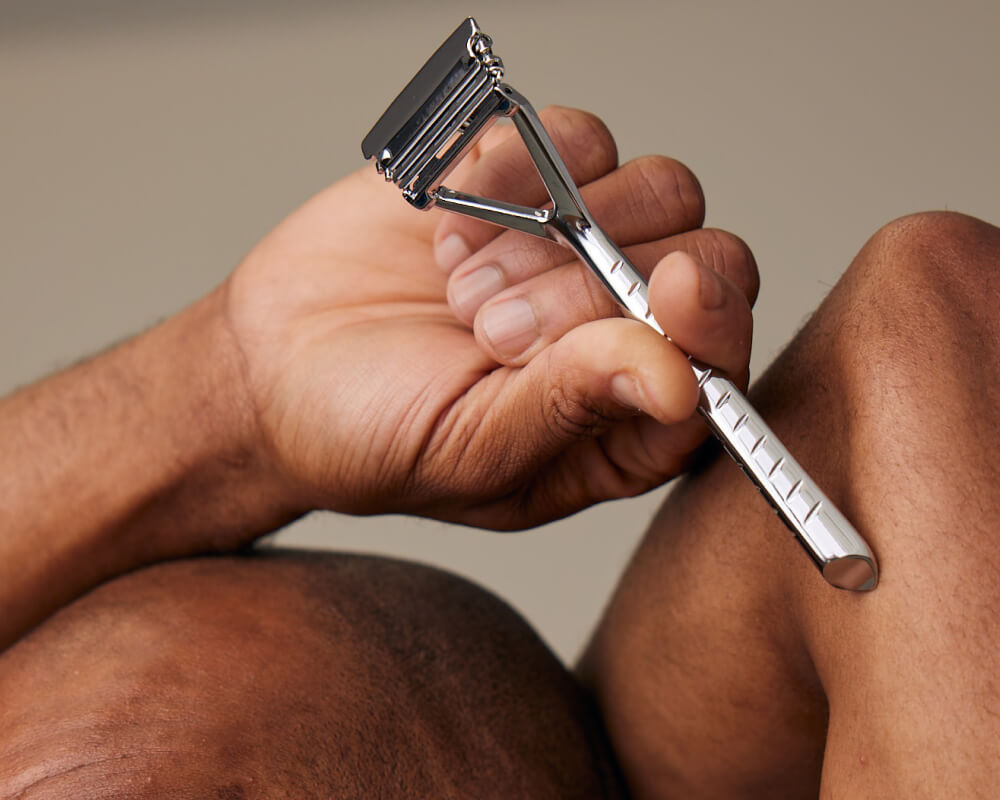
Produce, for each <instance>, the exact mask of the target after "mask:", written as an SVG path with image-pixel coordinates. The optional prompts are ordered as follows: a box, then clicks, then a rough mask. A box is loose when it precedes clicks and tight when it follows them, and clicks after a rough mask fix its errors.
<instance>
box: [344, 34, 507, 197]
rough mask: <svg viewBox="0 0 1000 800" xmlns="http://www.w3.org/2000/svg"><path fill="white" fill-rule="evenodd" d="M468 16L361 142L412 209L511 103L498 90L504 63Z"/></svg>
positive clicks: (488, 38) (488, 39)
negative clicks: (401, 191)
mask: <svg viewBox="0 0 1000 800" xmlns="http://www.w3.org/2000/svg"><path fill="white" fill-rule="evenodd" d="M492 44H493V42H492V40H491V39H490V37H489V36H487V35H486V34H485V33H483V32H482V31H481V30H480V28H479V26H478V25H477V24H476V21H475V20H474V19H472V17H469V18H468V19H466V20H465V21H464V22H462V24H461V25H459V26H458V27H457V28H456V29H455V32H454V33H452V34H451V36H449V37H448V38H447V39H446V40H445V42H444V44H442V45H441V46H440V47H439V48H438V49H437V50H436V51H435V53H434V55H432V56H431V57H430V59H429V60H428V61H427V63H426V64H424V66H423V67H421V69H420V71H419V72H418V73H417V74H416V75H415V76H414V77H413V79H412V80H411V81H410V82H409V83H408V84H406V88H404V89H403V91H402V92H400V93H399V96H398V97H397V98H396V99H395V100H393V101H392V104H391V105H390V106H389V108H388V109H387V110H386V112H385V113H384V114H383V115H382V116H381V117H379V120H378V122H376V123H375V126H374V127H373V128H372V129H371V131H369V133H368V135H367V136H365V138H364V141H362V143H361V152H362V153H363V154H364V157H365V158H366V159H367V158H370V159H374V161H375V168H376V169H377V170H378V171H379V172H380V173H381V174H383V175H385V178H386V180H388V181H392V182H393V183H395V184H396V185H397V186H398V187H399V188H400V189H402V190H403V196H404V197H405V198H406V199H407V200H408V201H409V202H410V203H411V204H412V205H414V206H416V207H417V208H427V207H428V206H430V205H432V204H433V202H434V195H433V192H434V190H435V189H437V187H438V186H439V185H440V183H441V181H442V180H444V177H445V176H446V175H447V174H448V171H449V170H450V169H451V168H452V167H453V166H455V164H456V163H457V162H458V160H459V159H460V158H461V156H463V155H464V154H465V153H466V152H467V151H468V149H469V148H470V147H471V146H472V145H473V144H474V143H475V142H476V140H477V139H478V138H479V136H481V135H482V134H483V133H484V132H485V131H486V129H487V128H488V127H489V125H490V124H491V123H492V122H493V121H494V120H496V119H497V117H499V116H504V115H507V114H509V113H511V111H512V110H513V108H514V107H515V105H516V104H515V103H514V102H513V101H512V100H511V99H510V98H509V97H507V95H506V94H505V93H504V90H503V84H502V83H501V80H502V79H503V63H502V62H501V61H500V59H499V58H497V57H496V56H494V55H493V52H492V50H491V49H490V48H491V46H492Z"/></svg>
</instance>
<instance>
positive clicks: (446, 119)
mask: <svg viewBox="0 0 1000 800" xmlns="http://www.w3.org/2000/svg"><path fill="white" fill-rule="evenodd" d="M463 36H466V37H467V40H466V43H465V51H464V53H463V52H462V51H461V48H460V46H459V45H460V44H461V42H460V40H461V39H462V37H463ZM491 45H492V42H491V40H490V39H489V37H487V36H485V34H483V33H482V31H481V30H480V29H479V26H478V25H477V24H476V23H475V20H472V19H468V20H466V21H465V22H464V23H463V24H462V25H461V26H459V28H458V29H456V31H455V32H454V33H453V34H452V36H451V37H450V38H449V39H448V41H446V42H445V44H444V45H442V46H441V48H439V49H438V51H437V52H436V53H435V54H434V55H433V56H432V59H431V61H428V64H427V65H425V67H424V69H423V70H421V73H418V75H417V77H416V78H414V80H413V81H411V83H410V84H409V85H408V86H407V88H406V90H404V94H402V95H400V97H399V98H397V100H396V101H395V103H394V104H393V106H390V111H387V112H386V115H384V116H383V118H382V119H380V120H379V122H378V123H377V124H376V127H375V128H373V130H372V133H371V134H369V136H368V137H366V139H365V145H363V151H364V152H365V155H366V157H372V158H375V160H376V167H377V168H378V169H379V171H380V172H383V173H384V174H385V176H386V178H387V180H392V181H394V182H396V183H397V184H398V185H399V186H400V188H401V189H402V190H403V194H404V196H405V197H406V198H407V199H408V200H409V201H410V202H411V203H412V204H413V205H414V206H416V207H418V208H427V207H429V206H430V205H432V204H433V205H436V206H438V207H439V208H444V209H447V210H449V211H454V212H456V213H459V214H465V215H467V216H471V217H476V218H478V219H482V220H485V221H487V222H491V223H494V224H496V225H502V226H504V227H507V228H512V229H514V230H518V231H522V232H524V233H529V234H531V235H533V236H539V237H542V238H545V239H552V240H554V241H557V242H560V243H561V244H564V245H566V246H568V247H570V248H571V249H572V250H573V251H574V252H575V253H576V254H577V256H578V257H579V258H580V260H581V261H583V262H584V263H585V264H587V266H589V267H590V268H591V270H593V272H594V273H595V274H596V275H597V276H598V277H599V278H600V279H601V281H602V282H603V283H604V285H605V286H606V287H607V289H608V290H609V291H610V292H611V294H612V295H613V296H614V297H615V299H616V300H617V301H618V303H619V304H620V305H621V306H622V308H623V309H624V310H625V311H626V313H628V314H629V315H630V316H632V317H634V318H635V319H637V320H639V321H641V322H644V323H645V324H646V325H649V326H650V327H651V328H653V329H654V330H655V331H657V332H658V333H660V334H663V333H664V332H663V329H662V328H661V327H660V325H659V324H658V323H657V321H656V320H655V319H654V318H653V314H652V312H651V311H650V309H649V295H648V288H647V286H646V281H645V280H644V279H643V277H642V275H641V274H640V273H639V271H638V270H636V268H635V267H634V266H633V265H632V264H631V263H629V261H628V259H627V258H626V257H625V255H624V254H623V253H622V252H621V250H619V249H618V247H617V246H616V245H615V244H614V242H612V241H611V240H610V239H609V238H608V237H607V236H606V235H605V234H604V232H603V231H602V230H601V229H600V228H599V227H598V226H597V224H596V222H594V220H593V218H592V217H591V215H590V212H589V211H588V210H587V207H586V206H585V205H584V203H583V200H582V198H581V197H580V192H579V190H578V189H577V187H576V185H575V184H574V183H573V181H572V179H571V178H570V175H569V171H568V170H567V169H566V165H565V164H564V163H563V161H562V159H561V158H560V156H559V153H558V152H557V151H556V148H555V146H554V145H553V143H552V141H551V139H550V138H549V136H548V133H547V132H546V131H545V127H544V126H543V125H542V123H541V121H540V120H539V119H538V115H537V114H536V113H535V110H534V109H533V108H532V107H531V104H530V103H528V101H527V100H526V99H525V98H524V97H523V96H521V95H520V94H519V93H518V92H516V91H515V90H514V89H512V88H511V87H510V86H508V85H506V84H504V83H502V82H501V78H502V65H501V64H500V62H499V59H497V58H496V57H495V56H494V55H493V53H492V51H491V49H490V48H491ZM465 53H468V58H466V56H465ZM456 54H457V62H456V63H457V64H458V66H457V67H456V68H455V70H453V72H451V73H449V78H448V82H449V85H450V86H451V87H452V88H450V89H448V90H447V91H442V85H443V84H442V82H441V81H440V79H439V78H438V76H439V75H440V74H441V71H440V70H439V71H438V72H437V73H435V75H434V76H432V77H431V78H429V79H428V78H426V75H425V73H426V72H427V68H428V66H429V65H431V64H432V63H449V64H450V63H451V61H452V60H454V58H453V57H454V56H455V55H456ZM456 73H457V74H456ZM422 75H424V76H425V80H423V81H421V80H420V79H421V76H422ZM415 84H420V85H417V86H415ZM406 92H410V93H411V94H413V93H414V92H416V93H417V94H418V95H419V94H420V93H421V92H423V93H425V94H426V101H425V103H424V104H423V105H422V106H421V110H420V116H421V117H422V118H424V119H425V120H426V121H425V122H423V124H421V125H418V126H416V127H415V128H414V126H412V124H411V125H410V127H411V129H412V130H410V131H408V132H407V135H406V136H405V137H402V136H400V135H399V134H398V132H397V131H394V130H393V131H390V132H389V133H391V134H392V135H393V136H394V140H393V141H395V142H396V143H395V144H394V145H393V147H394V148H395V151H394V152H393V151H392V150H391V149H390V148H388V147H385V148H378V150H379V152H378V153H376V147H374V146H373V144H372V142H371V141H370V140H372V137H373V136H374V135H375V134H376V132H377V131H378V129H379V126H382V127H383V129H385V128H386V127H390V128H391V127H392V126H391V125H390V126H387V125H386V122H385V120H386V116H387V115H389V114H390V112H391V111H392V109H393V108H394V107H396V106H397V105H399V104H400V103H401V101H402V100H403V99H404V98H405V99H408V101H409V102H410V103H411V105H412V103H413V97H406ZM502 116H507V117H511V118H512V119H513V121H514V125H515V126H516V127H517V130H518V133H519V134H520V135H521V138H522V139H523V140H524V143H525V145H526V146H527V148H528V152H529V153H530V155H531V158H532V159H533V160H534V162H535V165H536V166H537V168H538V172H539V175H540V176H541V178H542V181H543V183H544V184H545V187H546V189H547V190H548V193H549V196H550V199H551V200H552V208H550V209H540V208H532V207H529V206H519V205H515V204H512V203H504V202H500V201H498V200H492V199H489V198H484V197H477V196H474V195H469V194H465V193H463V192H458V191H455V190H453V189H448V188H446V187H444V186H440V185H439V184H440V181H441V180H442V179H443V176H444V175H445V174H447V170H448V169H450V167H451V166H454V164H455V163H456V161H457V159H458V157H460V155H461V154H462V153H464V152H466V151H467V149H468V148H469V147H470V146H471V145H472V144H473V142H474V141H475V139H476V138H478V136H479V135H481V134H482V132H483V131H485V130H486V128H488V127H489V125H490V124H491V123H492V122H493V121H495V120H496V119H498V118H499V117H502ZM406 122H407V123H412V120H411V119H408V120H406ZM386 135H389V134H387V133H386V132H385V131H384V130H383V131H382V136H383V137H384V136H386ZM400 138H403V139H405V141H404V142H402V143H400V142H399V141H398V140H399V139H400ZM442 148H444V150H443V151H442ZM691 368H692V370H694V374H695V377H696V378H697V380H698V385H699V387H700V397H699V411H700V412H701V414H702V415H703V416H704V418H705V419H706V421H707V422H708V425H709V427H710V428H711V429H712V431H713V433H714V434H715V435H716V437H717V438H718V439H719V440H720V441H721V442H722V444H723V446H724V447H725V449H726V450H727V451H728V452H729V454H730V455H731V456H732V457H733V459H734V460H735V461H736V463H737V464H738V465H739V466H740V469H742V470H743V472H744V473H745V474H746V475H747V477H748V478H750V480H751V481H752V482H753V483H754V485H755V486H756V487H757V489H758V490H759V491H760V493H761V494H762V495H763V496H764V498H765V499H766V500H767V501H768V502H769V503H770V504H771V507H772V508H773V509H774V510H775V512H776V513H777V514H778V516H779V517H780V518H781V520H782V521H783V522H784V523H785V524H786V525H787V526H788V528H789V529H790V530H791V531H792V532H793V533H794V534H795V536H796V538H797V539H798V540H799V542H800V543H801V544H802V546H803V547H804V548H805V550H806V552H807V553H808V554H809V556H810V557H811V558H812V560H813V562H814V563H815V564H816V566H817V567H819V569H820V570H821V571H822V573H823V576H824V577H825V578H826V580H827V581H828V582H829V583H831V584H832V585H834V586H837V587H839V588H841V589H850V590H854V591H869V590H871V589H874V588H875V586H876V585H877V584H878V565H877V562H876V560H875V557H874V555H872V553H871V551H870V550H869V548H868V546H867V544H866V543H865V541H864V539H863V538H862V537H861V536H860V534H859V533H858V532H857V531H856V530H855V529H854V528H853V527H852V525H851V524H850V523H849V522H848V521H847V519H846V518H845V517H844V516H843V515H842V514H841V513H840V512H839V511H838V510H837V508H836V506H834V504H833V503H832V502H831V501H830V500H829V498H827V497H826V495H824V494H823V492H822V491H821V490H820V489H819V487H818V486H817V485H816V483H815V482H814V481H813V480H812V478H810V477H809V475H808V474H807V473H806V471H805V470H804V469H803V468H802V467H801V466H800V465H799V463H798V462H797V461H795V459H794V458H793V457H792V455H791V454H790V453H789V452H788V450H787V449H786V448H785V446H784V445H783V444H782V443H781V442H780V441H779V439H778V437H777V436H775V435H774V433H773V432H772V431H771V429H770V428H768V427H767V425H766V424H765V422H764V420H763V419H762V418H761V417H760V414H759V413H758V412H757V411H756V410H755V409H754V408H753V406H752V405H750V401H749V400H747V398H746V397H745V396H744V395H743V394H742V393H741V392H740V391H739V389H738V388H737V387H736V385H735V384H733V382H732V381H730V380H729V379H728V378H726V377H725V376H723V375H721V374H719V373H717V372H716V371H714V370H713V369H712V368H711V367H709V366H706V365H703V364H699V363H698V362H696V361H694V360H692V361H691Z"/></svg>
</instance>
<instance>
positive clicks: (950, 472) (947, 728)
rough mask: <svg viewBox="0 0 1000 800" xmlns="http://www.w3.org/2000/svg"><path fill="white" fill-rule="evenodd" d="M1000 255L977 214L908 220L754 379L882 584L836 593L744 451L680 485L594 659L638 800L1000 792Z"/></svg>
mask: <svg viewBox="0 0 1000 800" xmlns="http://www.w3.org/2000/svg"><path fill="white" fill-rule="evenodd" d="M998 260H1000V229H997V228H995V227H993V226H992V225H988V224H986V223H984V222H981V221H979V220H975V219H972V218H970V217H965V216H962V215H959V214H948V213H928V214H919V215H915V216H912V217H906V218H903V219H901V220H897V221H896V222H893V223H891V224H889V225H887V226H886V227H885V228H883V229H882V230H881V231H879V232H878V233H877V234H876V235H875V236H874V237H873V238H872V239H871V241H869V243H868V244H867V245H866V246H865V247H864V249H862V251H861V252H860V253H859V254H858V256H857V258H856V259H855V260H854V262H853V264H852V265H851V266H850V268H849V269H848V271H847V272H846V273H845V275H844V277H843V278H842V279H841V280H840V282H839V283H838V284H837V286H836V287H835V289H834V290H833V291H832V292H831V294H830V295H829V297H828V298H827V299H826V301H825V302H824V303H823V304H822V306H821V307H820V308H819V310H818V311H817V312H816V314H815V315H814V316H813V318H812V319H811V320H810V322H809V324H808V325H807V326H806V327H805V329H804V330H803V331H802V332H801V333H800V334H799V335H798V336H797V337H796V339H795V340H794V341H793V342H792V344H791V345H790V346H789V347H788V349H787V350H786V351H785V352H784V353H783V354H782V355H781V356H780V357H779V358H778V360H777V361H776V362H775V363H774V365H773V366H772V367H771V368H770V369H769V370H768V372H767V373H766V374H765V375H764V376H763V377H762V378H761V380H760V381H758V383H757V384H756V385H755V387H754V390H753V392H752V397H753V400H754V401H755V405H756V406H757V407H758V408H759V409H760V410H761V411H762V412H763V413H764V415H765V416H766V418H767V420H768V422H769V423H770V424H771V425H772V426H773V427H774V429H775V431H776V432H777V433H778V434H779V435H780V436H781V437H782V440H783V441H785V442H786V444H787V445H788V446H789V448H790V449H791V450H792V452H793V453H795V455H796V458H797V459H799V460H801V462H802V464H803V465H804V466H805V467H806V468H807V469H808V470H809V472H810V474H812V475H813V476H814V478H816V479H817V481H818V482H819V483H820V485H821V486H823V487H824V488H825V490H826V491H828V492H829V493H830V496H831V498H832V499H833V500H834V502H836V503H837V505H838V506H839V507H840V508H841V509H842V510H843V511H844V512H845V514H846V515H847V516H848V517H849V518H850V519H852V520H854V521H855V523H856V524H857V525H858V527H859V529H860V530H861V531H863V532H864V534H865V536H866V538H867V539H868V541H869V542H870V544H871V545H872V547H873V548H874V551H875V553H876V554H877V555H878V557H879V559H880V561H881V565H882V577H881V583H880V585H879V587H878V588H877V589H876V590H875V591H874V592H872V593H870V594H852V593H849V592H842V591H837V590H835V589H832V588H830V587H829V586H827V585H826V584H825V583H824V582H823V581H822V580H821V579H820V577H819V576H818V575H817V574H816V572H815V570H814V568H813V567H812V565H811V564H810V563H809V562H808V559H806V558H805V557H804V556H803V554H802V553H801V552H800V551H799V548H798V546H797V545H796V544H795V543H794V541H793V540H792V538H791V536H790V535H789V534H788V533H787V531H786V530H785V529H784V528H783V526H782V525H781V524H780V523H779V522H778V521H777V520H776V518H775V517H774V515H773V514H771V513H770V511H769V509H768V508H767V507H766V505H765V504H764V503H762V502H760V501H759V499H758V498H757V497H755V496H754V492H753V489H752V487H750V486H749V484H748V483H747V482H746V481H745V480H744V479H743V478H742V476H741V475H740V474H739V472H738V471H737V470H736V468H735V466H734V465H733V464H731V463H730V462H729V461H728V459H726V458H722V457H718V458H716V459H715V460H714V461H712V462H711V464H710V465H709V466H707V467H706V468H704V469H703V470H701V471H699V472H698V473H697V474H695V475H693V476H691V477H690V478H688V479H686V480H685V481H684V482H683V484H682V485H681V486H680V487H679V488H678V490H677V491H675V492H674V493H672V495H671V496H670V498H669V499H668V501H667V502H666V504H665V505H664V507H663V509H662V510H661V512H660V513H659V515H658V516H657V518H656V520H655V522H654V523H653V525H652V526H651V528H650V530H649V532H648V533H647V535H646V538H645V540H644V541H643V543H642V545H641V547H640V549H639V551H638V552H637V553H636V555H635V557H634V559H633V561H632V564H631V566H630V567H629V568H628V570H627V572H626V574H625V576H624V577H623V579H622V581H621V583H620V585H619V587H618V590H617V592H616V595H615V597H614V599H613V600H612V602H611V604H610V606H609V607H608V609H607V611H606V614H605V617H604V619H603V621H602V623H601V625H600V626H599V628H598V631H597V633H596V635H595V637H594V639H593V641H592V643H591V645H590V647H589V650H588V651H587V653H586V656H585V657H584V659H583V663H582V665H581V674H582V675H583V677H584V679H585V681H586V682H587V683H588V684H589V685H591V686H592V688H593V689H594V691H595V693H596V695H597V697H598V698H599V703H600V706H601V708H602V711H603V713H604V717H605V720H606V722H607V724H608V727H609V732H610V735H611V737H612V740H613V742H614V744H615V748H616V752H617V753H618V756H619V758H620V761H621V764H622V768H623V770H624V772H625V775H626V776H627V779H628V784H629V787H630V789H631V791H632V793H633V794H634V795H635V796H636V797H638V798H661V797H662V798H666V797H686V798H770V797H775V798H777V797H781V798H794V797H803V798H804V797H816V796H817V795H819V796H820V797H821V798H824V799H825V800H834V799H835V798H862V797H865V798H867V797H873V798H874V797H907V798H951V797H955V798H959V797H961V798H972V797H976V798H979V797H981V798H987V797H993V796H994V795H995V787H996V784H997V777H998V775H997V764H998V763H1000V759H998V756H1000V747H998V744H997V742H998V741H1000V737H998V733H1000V725H998V723H997V719H998V711H1000V706H998V703H997V698H996V691H995V675H996V673H997V670H998V668H1000V658H998V655H997V648H996V642H997V637H998V636H1000V628H998V624H997V610H998V608H1000V592H998V586H1000V584H998V582H997V580H996V577H997V568H996V559H995V558H994V557H993V555H992V554H993V552H994V551H995V543H996V542H995V540H996V523H995V520H996V519H997V514H998V512H1000V493H998V491H997V489H996V486H997V479H998V477H1000V475H998V472H997V467H996V465H995V463H994V459H993V457H992V454H993V452H994V450H995V439H996V435H997V431H998V430H1000V411H998V409H1000V378H998V375H997V365H998V364H1000V315H998V313H997V308H1000V273H998V272H997V269H996V264H997V262H998Z"/></svg>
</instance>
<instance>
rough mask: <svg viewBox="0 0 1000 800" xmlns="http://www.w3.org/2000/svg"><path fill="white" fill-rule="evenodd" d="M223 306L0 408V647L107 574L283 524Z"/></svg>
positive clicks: (233, 542) (205, 304)
mask: <svg viewBox="0 0 1000 800" xmlns="http://www.w3.org/2000/svg"><path fill="white" fill-rule="evenodd" d="M221 302H222V298H221V294H220V293H218V292H216V293H214V294H212V295H209V296H208V297H206V298H205V299H203V300H202V301H200V302H199V303H197V304H196V305H194V306H192V307H191V308H189V309H187V310H186V311H184V312H183V313H181V314H179V315H177V316H175V317H173V318H171V319H169V320H167V321H166V322H164V323H163V324H161V325H159V326H157V327H155V328H153V329H152V330H150V331H148V332H146V333H144V334H143V335H141V336H139V337H137V338H135V339H133V340H130V341H128V342H126V343H124V344H122V345H120V346H118V347H116V348H115V349H114V350H112V351H110V352H108V353H105V354H103V355H101V356H98V357H96V358H94V359H92V360H90V361H87V362H85V363H82V364H80V365H78V366H76V367H73V368H71V369H69V370H67V371H65V372H63V373H60V374H58V375H55V376H53V377H51V378H49V379H47V380H45V381H43V382H41V383H39V384H36V385H34V386H30V387H28V388H26V389H23V390H21V391H19V392H17V393H15V394H14V395H12V396H11V397H9V398H7V399H5V400H3V401H0V442H3V448H2V450H0V476H2V477H0V647H3V646H6V645H7V644H9V643H10V642H12V641H13V640H14V639H16V638H17V637H18V636H19V635H20V634H22V633H23V632H25V631H26V630H28V629H29V628H31V627H32V626H33V625H35V624H36V623H37V622H39V621H40V620H41V619H43V618H44V617H45V616H47V615H48V614H50V613H52V612H53V611H54V610H55V609H57V608H59V607H60V606H62V605H64V604H65V603H67V602H68V601H69V600H71V599H72V598H74V597H76V596H78V595H79V594H81V593H83V592H84V591H86V590H87V589H89V588H91V587H92V586H94V585H96V584H97V583H99V582H100V581H102V580H104V579H106V578H108V577H110V576H112V575H116V574H118V573H121V572H124V571H126V570H129V569H133V568H135V567H137V566H140V565H142V564H147V563H151V562H154V561H159V560H164V559H168V558H173V557H177V556H181V555H186V554H191V553H196V552H201V551H209V550H220V549H229V548H232V547H235V546H238V545H240V544H243V543H245V542H247V541H249V540H250V539H252V538H253V537H254V536H255V535H258V534H260V533H263V532H266V531H267V530H270V529H273V527H275V526H277V525H279V524H281V523H282V522H284V521H286V520H288V519H289V518H291V517H292V516H294V513H295V512H294V511H293V510H292V509H291V508H289V507H286V506H285V505H284V503H283V500H282V496H283V495H282V492H281V491H280V490H279V487H277V486H276V485H275V484H274V480H273V477H272V475H273V472H272V471H271V470H270V469H268V465H267V464H265V463H263V459H262V456H261V454H260V452H259V451H258V450H256V449H255V448H254V447H253V446H252V444H253V442H254V439H253V419H254V415H253V410H252V408H250V407H249V404H248V401H247V400H246V392H245V390H244V388H243V379H242V374H241V365H240V363H239V357H238V351H237V349H236V348H235V347H233V346H231V342H230V341H229V339H228V337H229V333H228V331H227V327H226V326H225V324H224V323H223V315H222V313H221V311H220V308H221Z"/></svg>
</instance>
